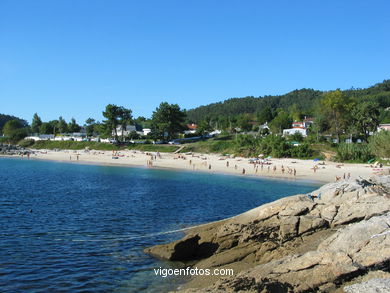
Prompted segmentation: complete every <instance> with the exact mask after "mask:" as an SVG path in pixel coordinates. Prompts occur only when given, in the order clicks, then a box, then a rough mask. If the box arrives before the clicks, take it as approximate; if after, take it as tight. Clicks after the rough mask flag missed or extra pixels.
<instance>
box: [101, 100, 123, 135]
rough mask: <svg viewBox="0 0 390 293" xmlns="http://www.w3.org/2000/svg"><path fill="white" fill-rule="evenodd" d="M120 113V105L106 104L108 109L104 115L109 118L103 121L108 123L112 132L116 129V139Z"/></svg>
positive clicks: (107, 125)
mask: <svg viewBox="0 0 390 293" xmlns="http://www.w3.org/2000/svg"><path fill="white" fill-rule="evenodd" d="M119 114H120V109H119V107H118V106H117V105H113V104H108V105H107V106H106V110H105V111H103V116H104V117H105V118H107V120H105V121H103V122H104V123H105V124H106V127H107V129H109V130H110V131H111V132H112V131H114V134H115V139H116V140H118V132H117V127H118V125H119Z"/></svg>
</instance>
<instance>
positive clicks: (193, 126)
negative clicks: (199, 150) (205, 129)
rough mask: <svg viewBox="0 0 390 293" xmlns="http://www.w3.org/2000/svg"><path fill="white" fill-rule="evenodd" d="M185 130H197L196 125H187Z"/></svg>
mask: <svg viewBox="0 0 390 293" xmlns="http://www.w3.org/2000/svg"><path fill="white" fill-rule="evenodd" d="M187 128H188V129H190V130H196V129H197V128H198V125H196V124H195V123H192V124H187Z"/></svg>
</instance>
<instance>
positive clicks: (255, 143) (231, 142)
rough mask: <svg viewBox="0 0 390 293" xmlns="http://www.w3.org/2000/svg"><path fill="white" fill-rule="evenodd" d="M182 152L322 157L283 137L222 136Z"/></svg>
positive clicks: (316, 152)
mask: <svg viewBox="0 0 390 293" xmlns="http://www.w3.org/2000/svg"><path fill="white" fill-rule="evenodd" d="M181 152H183V153H184V152H199V153H220V154H235V155H241V156H245V157H257V156H258V155H259V154H263V155H265V156H272V157H277V158H282V157H292V158H303V159H304V158H306V159H307V158H314V157H321V155H320V152H319V151H317V150H314V149H312V148H311V147H310V146H309V145H308V144H301V145H298V146H294V145H293V144H291V143H290V142H289V141H287V140H286V139H285V138H283V137H281V136H276V135H268V136H265V137H253V136H251V135H237V136H230V135H228V136H220V137H217V138H213V139H209V140H204V141H199V142H195V143H191V144H187V145H186V146H185V148H184V149H183V150H182V151H181Z"/></svg>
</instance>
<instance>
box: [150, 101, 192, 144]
mask: <svg viewBox="0 0 390 293" xmlns="http://www.w3.org/2000/svg"><path fill="white" fill-rule="evenodd" d="M185 117H186V115H185V113H184V112H183V111H182V110H181V109H180V107H179V105H177V104H171V105H170V104H168V103H166V102H164V103H161V104H160V106H159V107H158V108H157V109H156V110H155V111H154V112H153V115H152V137H153V138H156V139H167V140H170V139H172V138H175V137H176V135H177V133H179V132H181V131H183V130H184V129H185V128H184V120H185Z"/></svg>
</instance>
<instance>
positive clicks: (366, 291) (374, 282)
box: [344, 278, 390, 293]
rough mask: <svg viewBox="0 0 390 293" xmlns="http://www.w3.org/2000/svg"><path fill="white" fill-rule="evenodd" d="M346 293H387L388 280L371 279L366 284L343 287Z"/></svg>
mask: <svg viewBox="0 0 390 293" xmlns="http://www.w3.org/2000/svg"><path fill="white" fill-rule="evenodd" d="M344 292H346V293H389V292H390V279H379V278H375V279H371V280H369V281H367V282H363V283H358V284H353V285H350V286H346V287H344Z"/></svg>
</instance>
